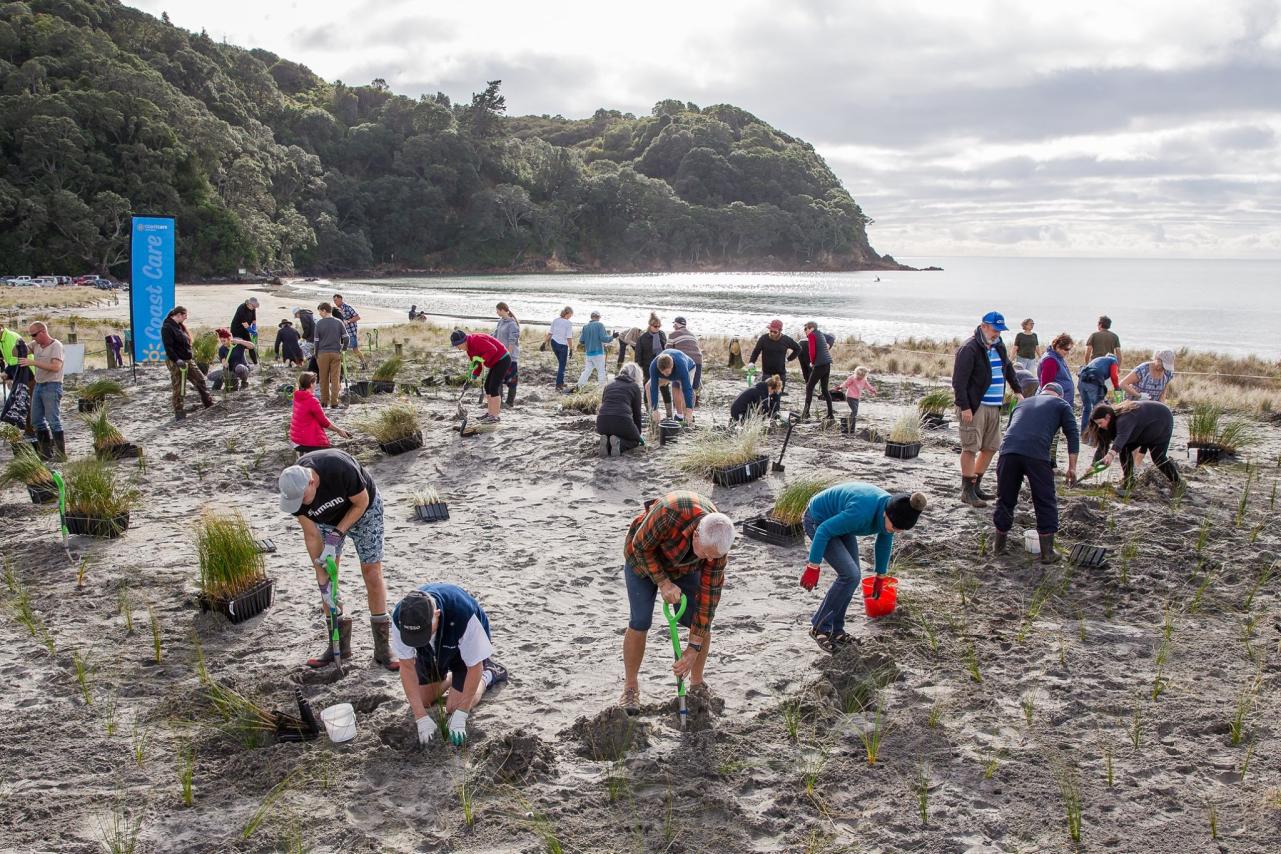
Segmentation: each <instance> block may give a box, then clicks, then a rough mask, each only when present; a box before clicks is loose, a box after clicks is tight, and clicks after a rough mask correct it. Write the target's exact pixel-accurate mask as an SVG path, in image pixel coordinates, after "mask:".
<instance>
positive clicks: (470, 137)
mask: <svg viewBox="0 0 1281 854" xmlns="http://www.w3.org/2000/svg"><path fill="white" fill-rule="evenodd" d="M0 81H2V83H0V153H2V156H3V172H0V273H5V274H15V275H17V274H32V275H37V274H43V273H61V272H98V273H103V274H106V273H113V274H116V275H124V274H125V273H126V269H125V268H126V266H127V258H128V216H129V215H130V214H131V213H143V214H172V215H174V216H176V217H177V221H178V230H179V242H178V267H179V269H178V272H179V275H180V277H183V278H198V277H218V276H226V275H229V274H233V273H234V272H235V271H236V269H237V268H241V267H244V268H249V269H253V270H262V271H270V272H276V273H283V272H292V271H295V270H300V271H307V272H315V273H330V272H352V271H366V270H382V271H387V272H395V271H401V270H441V271H467V270H494V269H513V270H543V269H551V270H556V269H581V270H690V269H749V268H754V269H828V270H849V269H867V268H892V267H896V266H897V265H896V264H895V262H894V261H893V259H892V258H890V257H889V256H879V255H877V254H876V252H875V251H874V250H873V249H872V248H871V246H870V245H869V243H868V239H867V232H866V225H867V224H868V223H869V222H871V220H870V219H869V218H868V217H866V216H865V215H864V214H863V211H862V210H861V209H860V208H859V206H858V204H857V203H855V201H854V199H853V198H852V197H851V196H850V194H849V193H848V192H847V191H846V190H845V189H844V188H843V187H842V186H841V184H840V181H839V180H838V179H837V178H836V176H835V175H834V174H833V173H832V171H831V170H830V169H828V167H827V165H826V164H825V163H824V162H823V160H822V158H821V157H819V156H818V154H817V153H815V151H814V149H813V147H812V146H810V145H809V144H807V143H805V142H803V141H801V140H799V139H796V138H795V137H792V136H789V135H787V134H786V133H783V132H781V131H779V130H776V129H774V128H772V127H770V126H769V125H768V124H766V123H765V122H763V121H761V120H760V119H758V118H756V117H755V116H753V115H752V114H750V113H748V112H746V111H744V110H742V109H739V108H737V107H733V106H729V105H723V104H722V105H716V106H710V107H703V108H699V107H698V106H696V105H694V104H691V103H685V102H681V101H675V100H669V101H662V102H660V103H658V104H657V105H655V107H654V108H653V110H652V112H651V114H650V115H647V116H634V115H631V114H627V113H620V112H618V111H614V110H606V109H601V110H598V111H597V112H596V113H595V114H594V115H593V116H592V117H591V118H587V119H576V120H575V119H565V118H562V117H560V116H522V117H509V116H507V115H506V104H505V102H504V98H503V95H502V93H501V87H500V82H499V81H489V82H488V83H487V85H485V86H484V87H483V89H482V91H480V92H478V93H476V94H474V95H472V96H471V98H470V101H468V102H466V103H453V102H452V101H451V100H450V98H449V97H448V96H446V95H444V94H442V93H437V94H436V95H434V96H424V97H421V98H418V99H416V100H415V99H413V98H408V97H405V96H403V95H397V94H395V93H393V92H392V91H391V90H390V88H389V87H388V86H387V84H386V83H385V82H384V81H382V80H374V81H373V82H372V83H370V84H369V85H361V86H351V85H347V84H345V83H343V82H341V81H338V82H333V83H330V82H327V81H325V80H322V79H320V78H319V77H317V76H316V75H315V74H313V73H312V72H311V71H310V70H309V69H307V68H306V67H304V66H302V65H299V64H298V63H295V62H291V61H290V60H288V59H286V58H283V57H280V56H277V55H275V54H273V53H270V52H268V51H265V50H244V49H242V48H238V47H235V46H232V45H228V44H222V43H218V42H215V41H214V40H213V39H211V38H210V37H209V36H208V35H207V34H206V33H204V32H201V33H199V34H195V33H189V32H187V31H184V30H182V29H179V28H177V27H175V26H172V25H171V24H170V23H169V22H168V20H167V19H164V18H160V19H157V18H154V17H152V16H150V15H147V14H145V13H143V12H140V11H137V10H134V9H131V8H128V7H125V6H122V5H121V4H120V3H118V2H115V0H96V2H91V0H28V2H21V3H3V4H0ZM478 88H480V87H478Z"/></svg>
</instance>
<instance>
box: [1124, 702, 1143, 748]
mask: <svg viewBox="0 0 1281 854" xmlns="http://www.w3.org/2000/svg"><path fill="white" fill-rule="evenodd" d="M1126 732H1127V733H1128V734H1129V736H1130V745H1131V746H1132V747H1133V748H1134V749H1135V750H1136V751H1137V750H1138V749H1139V748H1141V747H1142V746H1143V704H1142V701H1141V700H1140V701H1136V702H1135V704H1134V711H1133V712H1132V713H1131V714H1130V725H1129V727H1127V728H1126Z"/></svg>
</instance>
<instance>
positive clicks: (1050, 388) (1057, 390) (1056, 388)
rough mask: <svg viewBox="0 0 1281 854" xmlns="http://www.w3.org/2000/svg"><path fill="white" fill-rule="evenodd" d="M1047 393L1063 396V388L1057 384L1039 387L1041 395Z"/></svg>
mask: <svg viewBox="0 0 1281 854" xmlns="http://www.w3.org/2000/svg"><path fill="white" fill-rule="evenodd" d="M1047 391H1052V392H1054V393H1055V394H1057V395H1058V396H1059V397H1062V396H1063V386H1061V385H1059V384H1058V383H1046V384H1045V385H1043V386H1041V393H1042V394H1044V393H1045V392H1047Z"/></svg>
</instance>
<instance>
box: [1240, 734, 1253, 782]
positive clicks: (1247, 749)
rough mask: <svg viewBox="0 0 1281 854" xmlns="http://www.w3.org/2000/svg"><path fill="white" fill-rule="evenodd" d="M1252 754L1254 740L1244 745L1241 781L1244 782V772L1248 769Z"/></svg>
mask: <svg viewBox="0 0 1281 854" xmlns="http://www.w3.org/2000/svg"><path fill="white" fill-rule="evenodd" d="M1253 755H1254V742H1253V741H1252V742H1250V743H1249V744H1247V745H1246V746H1245V756H1243V757H1241V782H1242V783H1244V782H1245V772H1246V771H1248V770H1249V769H1250V757H1251V756H1253Z"/></svg>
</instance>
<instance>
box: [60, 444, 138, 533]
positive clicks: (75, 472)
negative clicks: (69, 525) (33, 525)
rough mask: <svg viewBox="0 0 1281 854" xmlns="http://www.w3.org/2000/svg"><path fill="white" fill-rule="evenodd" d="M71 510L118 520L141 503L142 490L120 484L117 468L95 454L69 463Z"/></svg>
mask: <svg viewBox="0 0 1281 854" xmlns="http://www.w3.org/2000/svg"><path fill="white" fill-rule="evenodd" d="M63 477H64V479H65V480H66V484H67V512H68V513H71V514H75V515H82V516H90V517H93V518H95V519H114V518H115V517H117V516H121V515H124V514H125V513H128V512H129V510H130V509H131V508H132V507H134V506H135V505H137V503H138V500H139V498H140V496H139V493H138V491H137V490H136V489H133V488H132V487H126V486H123V485H121V484H120V482H119V480H118V478H117V476H116V471H115V469H113V468H112V467H111V466H110V465H108V464H107V463H105V462H103V461H102V460H98V459H95V458H93V457H85V458H84V459H79V460H75V461H74V462H70V463H67V466H66V468H65V470H64V471H63Z"/></svg>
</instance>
